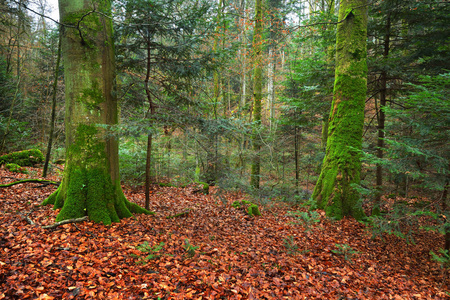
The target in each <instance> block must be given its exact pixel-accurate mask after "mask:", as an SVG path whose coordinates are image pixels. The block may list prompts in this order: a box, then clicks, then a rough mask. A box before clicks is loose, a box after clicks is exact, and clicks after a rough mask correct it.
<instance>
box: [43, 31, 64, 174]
mask: <svg viewBox="0 0 450 300" xmlns="http://www.w3.org/2000/svg"><path fill="white" fill-rule="evenodd" d="M61 31H62V28H60V30H59V40H58V52H57V54H56V66H55V80H54V82H53V95H52V116H51V120H50V133H49V134H48V144H47V153H46V154H45V162H44V169H43V171H42V177H44V178H45V177H47V170H48V163H49V162H50V156H51V153H52V144H53V135H54V132H55V119H56V88H57V87H58V76H59V64H60V62H61Z"/></svg>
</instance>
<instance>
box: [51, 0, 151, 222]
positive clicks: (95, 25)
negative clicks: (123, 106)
mask: <svg viewBox="0 0 450 300" xmlns="http://www.w3.org/2000/svg"><path fill="white" fill-rule="evenodd" d="M95 3H96V6H95V7H94V6H92V1H88V0H60V1H59V11H60V19H61V23H63V24H66V26H65V27H64V29H63V32H62V53H63V61H64V77H65V89H66V90H65V96H66V114H65V131H66V167H65V170H64V176H63V180H62V183H61V185H60V186H59V188H58V189H57V190H56V191H55V192H54V193H53V194H52V195H50V197H49V198H47V199H46V200H45V201H44V203H43V204H54V208H55V209H56V208H62V209H61V211H60V212H59V214H58V216H57V218H56V221H57V222H58V221H62V220H66V219H75V218H80V217H83V216H85V215H88V216H89V219H91V220H92V221H94V222H97V223H100V222H102V223H103V224H110V223H111V222H119V221H120V219H121V218H126V217H131V216H132V214H131V213H132V212H137V213H148V214H149V213H150V212H149V211H147V210H145V209H143V208H141V207H139V206H138V205H136V204H133V203H130V202H128V200H127V199H126V198H125V196H124V194H123V191H122V188H121V186H120V178H119V155H118V144H117V140H116V139H115V138H114V137H110V136H108V135H107V133H106V131H105V129H102V128H101V127H99V126H97V124H103V125H114V124H117V122H118V111H117V98H116V90H115V61H114V42H113V40H112V22H111V18H109V17H107V16H106V15H105V14H108V12H110V11H111V3H110V1H108V0H105V1H97V2H95ZM96 11H101V12H102V13H101V14H100V13H97V12H96ZM67 25H69V26H67Z"/></svg>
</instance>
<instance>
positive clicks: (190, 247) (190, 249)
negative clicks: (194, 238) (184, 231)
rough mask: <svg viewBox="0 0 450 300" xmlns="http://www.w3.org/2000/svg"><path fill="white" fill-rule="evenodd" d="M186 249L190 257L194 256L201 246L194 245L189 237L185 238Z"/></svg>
mask: <svg viewBox="0 0 450 300" xmlns="http://www.w3.org/2000/svg"><path fill="white" fill-rule="evenodd" d="M183 248H184V250H186V254H187V255H188V257H193V256H194V255H195V251H196V250H197V249H198V248H199V246H193V245H191V244H190V243H189V240H188V239H185V240H184V246H183Z"/></svg>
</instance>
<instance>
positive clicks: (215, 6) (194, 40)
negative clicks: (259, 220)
mask: <svg viewBox="0 0 450 300" xmlns="http://www.w3.org/2000/svg"><path fill="white" fill-rule="evenodd" d="M255 5H257V2H256V4H255V3H254V2H253V1H246V0H238V1H226V0H220V1H217V2H212V1H190V0H171V1H159V0H155V1H147V0H129V1H114V2H113V9H112V11H113V12H112V15H111V18H112V21H113V27H114V41H115V50H116V68H117V74H116V84H117V98H118V100H119V106H120V124H119V125H117V126H112V127H109V128H107V129H108V132H109V134H111V135H114V136H115V137H117V138H118V139H119V140H120V148H119V156H120V173H121V176H122V181H123V182H124V183H125V184H127V185H132V186H134V187H135V188H139V187H140V186H142V184H143V183H144V182H145V181H146V179H147V181H148V182H150V183H151V184H163V183H165V184H171V185H175V186H183V185H186V184H189V183H192V182H205V183H208V184H210V185H215V186H217V187H218V188H219V189H220V190H223V191H230V190H239V191H244V192H245V193H248V194H249V195H252V197H253V199H254V200H255V201H257V202H258V203H260V204H263V205H264V204H268V203H270V202H271V201H285V202H287V203H289V204H292V205H299V204H302V203H305V202H307V200H308V199H309V198H310V196H311V194H312V191H313V189H314V185H315V183H316V181H317V179H318V176H319V174H320V169H321V164H322V161H323V158H324V153H325V148H326V142H327V133H328V130H327V126H328V116H329V114H330V106H331V100H332V94H333V83H334V74H335V73H334V65H335V59H334V56H335V52H336V50H335V45H336V24H337V12H338V10H339V1H334V0H308V1H301V0H299V1H284V0H268V1H265V2H263V3H262V11H261V16H262V19H255V15H257V14H256V13H257V12H256V11H255V10H256V8H255V7H257V6H255ZM368 10H369V14H368V15H369V20H368V37H367V53H368V54H367V61H368V70H369V72H368V85H367V96H366V104H365V120H364V134H363V150H362V153H361V155H362V156H363V164H362V171H361V179H362V181H361V184H360V185H358V186H355V187H354V188H355V189H357V190H358V191H359V192H360V194H361V199H362V200H361V201H363V207H364V208H365V210H366V213H367V214H368V215H370V214H371V212H372V211H373V212H374V214H373V220H372V225H373V226H375V227H377V228H378V229H381V230H387V231H390V232H397V233H398V234H400V235H402V234H404V233H401V230H400V228H401V224H402V223H401V222H404V221H405V220H407V221H408V222H418V221H417V220H418V218H416V219H414V218H412V216H416V217H423V216H424V215H428V216H431V217H432V218H435V219H436V220H435V221H436V222H437V223H438V227H439V228H440V229H439V230H441V232H444V233H445V232H446V231H445V228H444V227H446V225H445V224H446V222H445V220H446V218H447V216H448V209H447V207H448V203H447V201H448V190H449V180H450V177H449V176H450V175H449V174H450V173H449V172H450V171H449V168H450V164H449V153H450V151H449V143H448V137H449V124H450V101H448V95H449V94H450V90H449V89H450V59H449V57H450V55H449V54H450V53H449V52H450V40H449V39H450V27H449V26H448V24H449V23H450V4H449V3H448V2H446V1H438V0H429V1H416V0H407V1H405V0H402V1H400V0H384V1H383V0H373V1H369V2H368ZM0 11H1V17H0V152H2V153H8V152H12V151H17V150H22V149H29V148H38V149H40V150H42V152H43V153H44V154H45V153H48V152H49V150H50V149H51V162H52V163H53V164H52V163H51V164H50V171H52V168H53V171H55V170H56V169H55V167H54V166H55V164H56V163H59V162H62V161H63V159H64V157H65V156H64V155H65V146H64V78H63V73H64V72H63V68H64V65H62V64H59V63H58V64H57V58H58V40H59V38H58V37H59V31H60V28H63V26H64V24H63V25H61V24H58V23H57V22H55V21H54V20H51V19H49V18H48V17H47V16H48V15H49V7H48V4H47V3H46V1H44V0H42V1H26V0H3V1H1V2H0ZM256 24H258V26H260V27H255V25H256ZM257 28H258V29H257ZM256 30H260V31H259V32H261V34H260V35H255V31H256ZM80 32H81V31H80ZM255 36H257V37H258V38H255ZM255 49H258V51H260V52H261V53H262V55H261V58H259V56H258V55H256V54H255V53H257V52H255ZM258 53H259V52H258ZM255 69H258V70H260V71H261V72H260V73H258V72H255ZM55 74H56V76H57V77H56V81H55ZM258 84H259V86H260V88H259V89H260V90H261V91H260V93H261V104H262V105H261V108H259V109H260V110H261V111H259V109H256V105H255V103H256V102H255V101H254V100H255V97H256V96H257V94H258V93H256V92H255V89H256V87H257V86H258ZM255 114H260V119H259V120H258V119H255ZM52 126H54V128H52ZM49 137H51V138H52V141H51V143H52V148H49V147H48V141H49ZM255 145H256V146H257V147H255ZM255 158H257V159H258V161H259V164H260V170H258V172H257V173H255V171H254V169H253V168H252V167H253V166H254V164H255ZM146 174H147V178H146ZM255 176H256V178H257V179H258V184H255V182H254V181H253V177H255ZM251 178H252V181H251ZM424 195H426V196H427V199H426V200H423V201H421V202H420V203H415V204H414V205H411V203H410V202H408V201H410V200H408V199H416V198H418V197H420V196H424ZM397 196H401V197H402V198H401V200H398V201H396V200H395V199H397V198H396V197H397ZM392 199H394V201H391V200H392ZM405 199H406V200H405ZM392 203H393V204H392ZM380 212H381V214H380ZM405 216H406V217H405ZM448 217H450V216H448ZM399 220H402V221H399ZM414 220H416V221H414ZM449 239H450V236H449ZM449 241H450V240H449ZM449 245H450V244H449ZM449 245H446V247H450V246H449Z"/></svg>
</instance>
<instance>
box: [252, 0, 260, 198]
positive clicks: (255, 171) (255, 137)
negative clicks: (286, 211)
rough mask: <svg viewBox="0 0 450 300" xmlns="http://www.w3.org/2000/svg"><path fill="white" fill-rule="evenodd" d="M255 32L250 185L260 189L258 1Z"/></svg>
mask: <svg viewBox="0 0 450 300" xmlns="http://www.w3.org/2000/svg"><path fill="white" fill-rule="evenodd" d="M255 10H256V11H255V22H256V24H255V31H254V34H253V55H254V61H255V62H254V78H253V133H252V143H253V152H254V153H253V161H252V173H251V180H250V185H251V186H252V187H254V188H255V189H259V179H260V172H261V157H260V153H259V152H260V150H261V139H260V137H259V134H260V128H261V100H262V34H263V20H262V18H263V14H262V0H256V6H255Z"/></svg>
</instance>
